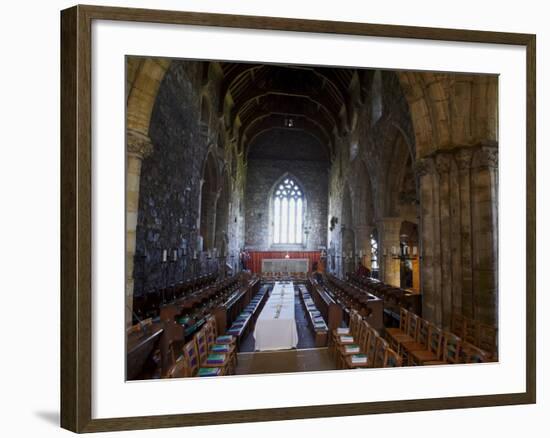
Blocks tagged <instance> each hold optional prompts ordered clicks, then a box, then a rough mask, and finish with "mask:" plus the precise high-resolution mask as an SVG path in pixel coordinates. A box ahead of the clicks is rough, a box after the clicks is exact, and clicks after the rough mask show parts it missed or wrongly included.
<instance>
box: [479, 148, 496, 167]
mask: <svg viewBox="0 0 550 438" xmlns="http://www.w3.org/2000/svg"><path fill="white" fill-rule="evenodd" d="M476 162H477V165H478V166H479V167H490V168H495V169H496V168H497V167H498V148H496V147H492V146H481V147H480V148H479V150H478V151H477V153H476Z"/></svg>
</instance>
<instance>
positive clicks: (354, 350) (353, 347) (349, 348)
mask: <svg viewBox="0 0 550 438" xmlns="http://www.w3.org/2000/svg"><path fill="white" fill-rule="evenodd" d="M359 351H360V350H359V345H355V344H352V345H346V353H359Z"/></svg>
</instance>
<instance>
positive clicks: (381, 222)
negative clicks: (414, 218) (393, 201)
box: [376, 217, 403, 236]
mask: <svg viewBox="0 0 550 438" xmlns="http://www.w3.org/2000/svg"><path fill="white" fill-rule="evenodd" d="M402 222H403V221H402V220H401V218H400V217H384V218H381V219H378V220H377V221H376V227H377V229H378V231H379V232H381V233H384V234H386V233H390V234H396V235H397V236H399V231H400V230H401V223H402Z"/></svg>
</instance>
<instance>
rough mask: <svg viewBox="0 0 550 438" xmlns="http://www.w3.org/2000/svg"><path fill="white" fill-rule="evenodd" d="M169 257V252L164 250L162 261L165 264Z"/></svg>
mask: <svg viewBox="0 0 550 438" xmlns="http://www.w3.org/2000/svg"><path fill="white" fill-rule="evenodd" d="M167 257H168V251H167V250H166V249H163V250H162V261H163V262H165V261H166V260H167Z"/></svg>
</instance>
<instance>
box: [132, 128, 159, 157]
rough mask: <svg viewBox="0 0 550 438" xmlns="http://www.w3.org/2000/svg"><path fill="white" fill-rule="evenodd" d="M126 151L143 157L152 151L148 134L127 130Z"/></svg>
mask: <svg viewBox="0 0 550 438" xmlns="http://www.w3.org/2000/svg"><path fill="white" fill-rule="evenodd" d="M126 151H127V152H128V154H131V155H135V156H137V157H139V158H141V159H144V158H146V157H148V156H149V155H150V154H151V153H153V144H152V143H151V139H150V138H149V137H148V136H146V135H144V134H141V133H139V132H136V131H127V133H126Z"/></svg>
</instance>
